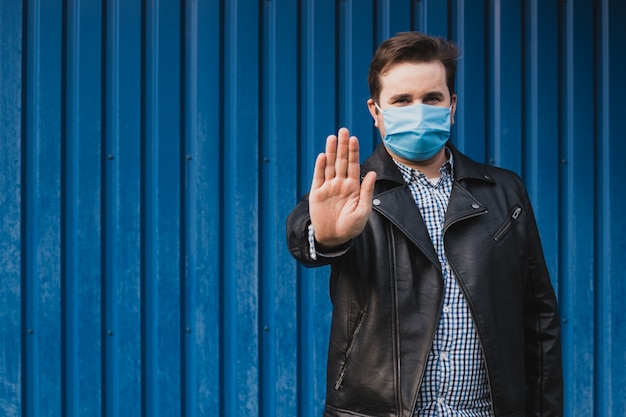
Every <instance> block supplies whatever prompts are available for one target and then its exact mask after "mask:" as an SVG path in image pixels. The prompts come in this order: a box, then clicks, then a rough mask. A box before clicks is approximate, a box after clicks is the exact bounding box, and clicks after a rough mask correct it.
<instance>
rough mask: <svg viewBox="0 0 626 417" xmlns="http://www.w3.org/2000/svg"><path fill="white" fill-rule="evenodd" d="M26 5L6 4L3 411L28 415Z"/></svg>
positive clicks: (0, 13)
mask: <svg viewBox="0 0 626 417" xmlns="http://www.w3.org/2000/svg"><path fill="white" fill-rule="evenodd" d="M24 22H25V19H24V7H23V6H22V4H21V3H18V2H6V1H5V2H0V33H1V35H0V38H1V39H2V45H0V51H1V52H0V53H1V55H2V63H1V64H0V91H2V98H0V167H2V168H0V169H1V170H2V171H1V172H0V213H2V219H3V222H2V223H0V265H1V266H0V280H1V282H2V284H1V285H0V305H1V306H2V310H0V323H2V326H0V340H2V341H4V343H3V344H2V355H1V356H0V399H2V402H1V405H0V413H2V414H3V415H4V416H6V417H18V416H22V415H25V408H24V407H23V401H22V399H23V392H24V386H25V384H26V381H25V380H24V378H23V375H24V374H23V368H24V367H23V363H24V362H23V358H24V355H23V352H24V346H25V343H26V338H27V337H28V335H27V332H26V330H25V329H24V328H23V323H24V320H23V311H24V308H25V303H24V300H25V285H24V281H23V271H24V262H23V258H24V252H23V247H24V245H23V239H24V235H23V233H21V232H22V231H23V226H22V224H23V218H24V211H23V207H24V206H25V201H24V192H23V190H24V186H25V184H24V181H23V180H24V176H23V155H22V151H23V149H22V148H23V146H24V145H23V141H22V138H23V137H24V133H23V126H22V116H23V114H24V113H25V111H24V107H25V106H24V86H25V84H26V83H25V82H24V79H25V58H24V56H25V55H26V54H25V53H24V51H26V48H25V47H24V45H25V44H26V42H25V38H26V36H25V33H26V30H25V24H24Z"/></svg>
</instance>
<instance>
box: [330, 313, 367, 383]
mask: <svg viewBox="0 0 626 417" xmlns="http://www.w3.org/2000/svg"><path fill="white" fill-rule="evenodd" d="M365 314H367V312H366V311H365V310H361V313H360V314H359V317H358V319H357V322H356V326H355V328H354V332H353V333H352V338H351V339H350V344H349V345H348V349H347V350H346V356H345V359H344V361H343V365H341V368H340V369H339V376H338V377H337V381H336V382H335V390H339V389H340V388H341V384H342V383H343V379H344V378H345V376H346V368H347V366H348V361H349V360H350V354H351V353H352V351H353V350H354V345H355V341H356V338H357V335H358V334H359V332H360V331H361V326H362V325H363V320H364V319H365Z"/></svg>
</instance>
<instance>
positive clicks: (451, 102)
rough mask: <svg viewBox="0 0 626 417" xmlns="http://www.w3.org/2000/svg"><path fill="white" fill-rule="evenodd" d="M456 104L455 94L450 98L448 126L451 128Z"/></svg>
mask: <svg viewBox="0 0 626 417" xmlns="http://www.w3.org/2000/svg"><path fill="white" fill-rule="evenodd" d="M456 102H457V95H456V94H452V97H450V107H451V108H450V126H452V125H453V124H454V113H456Z"/></svg>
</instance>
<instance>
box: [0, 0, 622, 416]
mask: <svg viewBox="0 0 626 417" xmlns="http://www.w3.org/2000/svg"><path fill="white" fill-rule="evenodd" d="M624 18H626V3H624V2H623V1H621V0H595V1H591V0H552V1H544V0H448V1H441V0H397V1H394V0H308V1H306V0H302V1H293V0H264V1H259V0H232V1H222V2H220V1H200V0H188V1H183V2H178V1H172V0H143V1H139V0H136V1H126V0H22V1H14V0H0V141H1V143H0V145H1V146H0V210H1V211H0V212H1V214H2V223H1V224H0V281H1V285H0V305H2V308H1V309H0V323H1V327H0V352H1V354H0V414H1V415H3V416H7V417H14V416H61V415H63V416H100V415H101V416H111V417H112V416H138V415H146V416H213V415H222V416H254V415H263V416H273V415H276V416H295V415H299V416H318V415H320V413H321V408H322V404H323V398H324V384H325V382H324V381H325V361H326V356H325V354H326V344H327V332H328V327H329V318H330V305H329V300H328V294H327V289H328V281H327V273H328V270H327V269H322V270H316V271H313V270H304V269H303V268H301V267H298V266H297V265H296V264H295V262H294V261H293V260H292V259H291V258H290V256H289V254H288V253H287V250H286V247H285V244H284V220H285V217H286V215H287V213H288V212H289V211H290V209H291V208H292V207H293V206H294V204H295V203H296V201H297V199H298V198H299V196H300V195H301V194H303V193H304V192H306V191H307V189H308V186H309V181H310V177H311V172H312V165H313V161H314V158H315V155H316V154H317V153H318V152H320V151H321V150H322V149H323V143H324V140H325V138H326V136H327V135H328V134H330V133H332V132H334V131H335V130H336V129H337V128H338V127H339V126H343V125H345V126H348V127H350V128H351V129H352V131H353V132H354V133H355V134H356V135H358V136H359V137H360V139H361V142H362V147H363V149H364V150H365V153H368V152H369V151H370V150H371V149H373V147H374V146H375V144H376V143H377V142H378V137H377V135H376V133H375V131H374V129H373V126H372V121H371V119H370V116H369V114H368V112H367V109H366V106H365V102H366V100H367V98H368V91H367V66H368V64H369V60H370V58H371V55H372V53H373V50H374V49H375V47H376V46H377V45H378V43H379V42H380V41H382V40H383V39H384V38H386V37H388V36H390V35H392V34H394V33H396V32H398V31H404V30H410V29H415V30H423V31H426V32H428V33H431V34H438V35H442V36H446V37H449V38H451V39H454V40H455V41H457V43H458V44H459V45H460V47H461V48H462V49H463V51H464V57H463V59H462V61H461V62H460V67H459V74H458V93H459V105H458V112H457V115H456V121H457V123H456V125H455V131H454V140H455V142H456V143H457V144H458V146H459V147H460V148H461V149H462V150H464V151H465V152H466V153H468V154H469V155H470V156H472V157H474V158H475V159H478V160H482V161H486V162H489V163H492V164H496V165H499V166H504V167H508V168H511V169H513V170H515V171H517V172H518V173H520V174H521V175H522V176H523V177H524V179H525V180H526V183H527V185H528V187H529V191H530V194H531V198H532V201H533V204H534V207H535V209H536V215H537V219H538V222H539V227H540V231H541V234H542V238H543V241H544V246H545V252H546V257H547V261H548V264H549V268H550V271H551V273H552V277H553V281H554V284H555V287H556V288H557V291H558V295H559V300H560V303H561V310H562V315H563V333H564V369H565V382H566V383H565V388H566V415H567V416H580V417H582V416H584V417H587V416H590V415H596V416H610V417H617V416H623V415H624V410H625V409H626V392H625V388H624V387H625V386H626V349H625V348H624V346H625V345H626V323H625V316H626V315H625V313H626V311H625V308H624V304H623V300H624V299H625V298H626V284H625V282H626V279H625V278H626V274H625V273H624V272H623V271H624V268H621V267H620V261H622V260H623V254H624V253H625V252H626V220H625V219H624V216H623V215H621V212H622V210H621V209H622V207H623V205H624V204H625V203H626V192H625V187H624V186H623V184H621V176H622V175H623V174H622V173H621V172H620V171H619V166H620V164H621V163H622V161H621V160H622V159H623V155H625V154H626V145H625V143H626V141H624V139H623V137H622V136H623V134H622V132H621V130H622V129H620V127H621V126H619V125H618V123H619V122H620V121H622V120H623V119H624V116H623V115H624V114H625V113H626V106H625V104H624V100H623V97H624V95H625V94H626V81H625V77H624V76H623V67H624V65H626V59H625V58H624V57H625V56H626V43H625V42H624V38H625V36H626V29H625V26H624V23H623V21H624Z"/></svg>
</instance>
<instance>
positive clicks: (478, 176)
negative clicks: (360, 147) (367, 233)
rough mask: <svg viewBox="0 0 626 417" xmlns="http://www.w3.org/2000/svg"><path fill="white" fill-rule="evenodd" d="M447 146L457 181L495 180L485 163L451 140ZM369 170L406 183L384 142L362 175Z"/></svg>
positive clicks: (364, 166)
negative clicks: (466, 152)
mask: <svg viewBox="0 0 626 417" xmlns="http://www.w3.org/2000/svg"><path fill="white" fill-rule="evenodd" d="M446 146H447V147H448V149H450V152H452V156H453V157H454V180H455V181H460V180H466V179H470V180H477V181H486V182H491V183H493V182H494V180H493V178H492V177H491V175H490V174H489V172H488V171H487V169H486V166H485V165H484V164H480V163H478V162H476V161H474V160H472V159H470V158H469V157H467V156H465V155H464V154H462V153H461V152H459V150H458V149H457V148H456V147H455V146H454V145H452V143H451V142H450V141H448V143H446ZM369 171H374V172H376V174H377V181H381V180H382V181H392V182H395V183H397V184H398V185H403V184H404V178H402V174H401V173H400V171H399V170H398V167H397V166H396V164H395V163H394V162H393V159H392V158H391V155H389V152H387V149H386V148H385V146H384V145H383V144H382V143H380V144H379V145H378V146H377V147H376V149H375V150H374V152H373V153H372V155H371V156H370V157H369V158H368V159H367V160H366V161H365V162H364V163H363V166H362V168H361V176H362V177H363V176H365V174H367V173H368V172H369Z"/></svg>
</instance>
